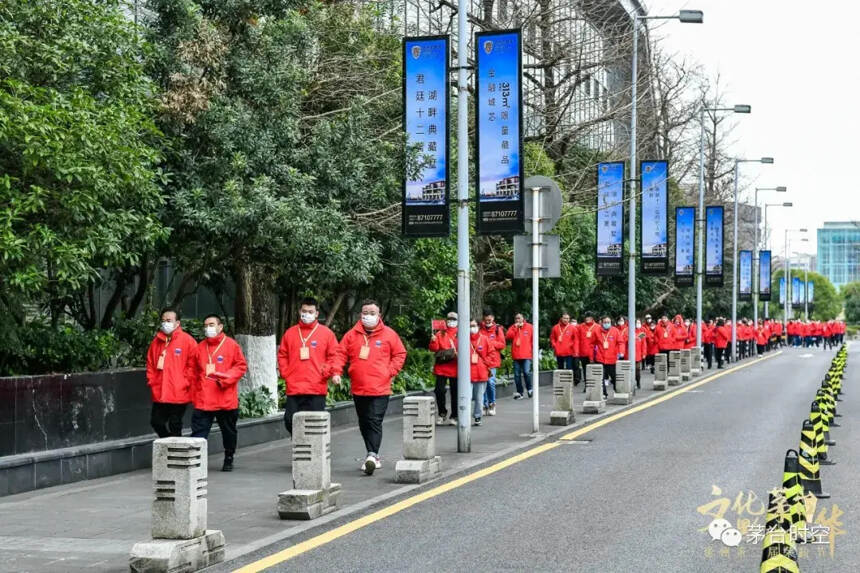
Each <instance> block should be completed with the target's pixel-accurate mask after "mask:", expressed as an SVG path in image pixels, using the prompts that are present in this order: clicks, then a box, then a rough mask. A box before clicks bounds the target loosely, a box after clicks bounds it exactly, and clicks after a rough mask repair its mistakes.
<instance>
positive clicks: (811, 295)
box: [806, 281, 815, 306]
mask: <svg viewBox="0 0 860 573" xmlns="http://www.w3.org/2000/svg"><path fill="white" fill-rule="evenodd" d="M806 302H808V303H809V306H812V305H813V304H815V283H814V282H812V281H806Z"/></svg>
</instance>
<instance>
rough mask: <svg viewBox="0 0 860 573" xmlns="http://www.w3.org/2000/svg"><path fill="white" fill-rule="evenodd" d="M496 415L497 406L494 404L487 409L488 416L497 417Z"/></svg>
mask: <svg viewBox="0 0 860 573" xmlns="http://www.w3.org/2000/svg"><path fill="white" fill-rule="evenodd" d="M495 415H496V405H495V404H493V405H492V406H490V407H489V408H487V416H495Z"/></svg>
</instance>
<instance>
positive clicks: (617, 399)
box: [609, 360, 634, 405]
mask: <svg viewBox="0 0 860 573" xmlns="http://www.w3.org/2000/svg"><path fill="white" fill-rule="evenodd" d="M633 384H634V380H633V363H632V362H630V361H629V360H619V361H618V362H617V363H616V364H615V393H614V394H613V395H612V397H611V398H610V399H609V403H610V404H620V405H626V404H632V403H633Z"/></svg>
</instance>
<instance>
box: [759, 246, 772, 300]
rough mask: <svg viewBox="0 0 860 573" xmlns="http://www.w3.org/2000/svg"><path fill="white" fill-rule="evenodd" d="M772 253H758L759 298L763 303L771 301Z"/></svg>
mask: <svg viewBox="0 0 860 573" xmlns="http://www.w3.org/2000/svg"><path fill="white" fill-rule="evenodd" d="M770 265H771V253H770V251H759V252H758V298H759V300H762V301H769V300H770V281H771V277H770Z"/></svg>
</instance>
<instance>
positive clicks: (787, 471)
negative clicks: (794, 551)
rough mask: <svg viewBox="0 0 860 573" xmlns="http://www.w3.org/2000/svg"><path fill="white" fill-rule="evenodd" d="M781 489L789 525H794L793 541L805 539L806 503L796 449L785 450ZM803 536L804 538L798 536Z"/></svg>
mask: <svg viewBox="0 0 860 573" xmlns="http://www.w3.org/2000/svg"><path fill="white" fill-rule="evenodd" d="M782 489H783V491H784V492H785V498H786V501H787V502H788V506H789V516H790V518H791V525H792V526H794V534H795V541H801V542H803V541H805V534H804V533H802V532H805V531H806V505H805V504H804V503H803V484H801V482H800V459H799V454H798V453H797V450H788V451H787V452H785V465H784V467H783V472H782ZM801 536H803V537H804V539H800V538H799V537H801Z"/></svg>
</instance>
